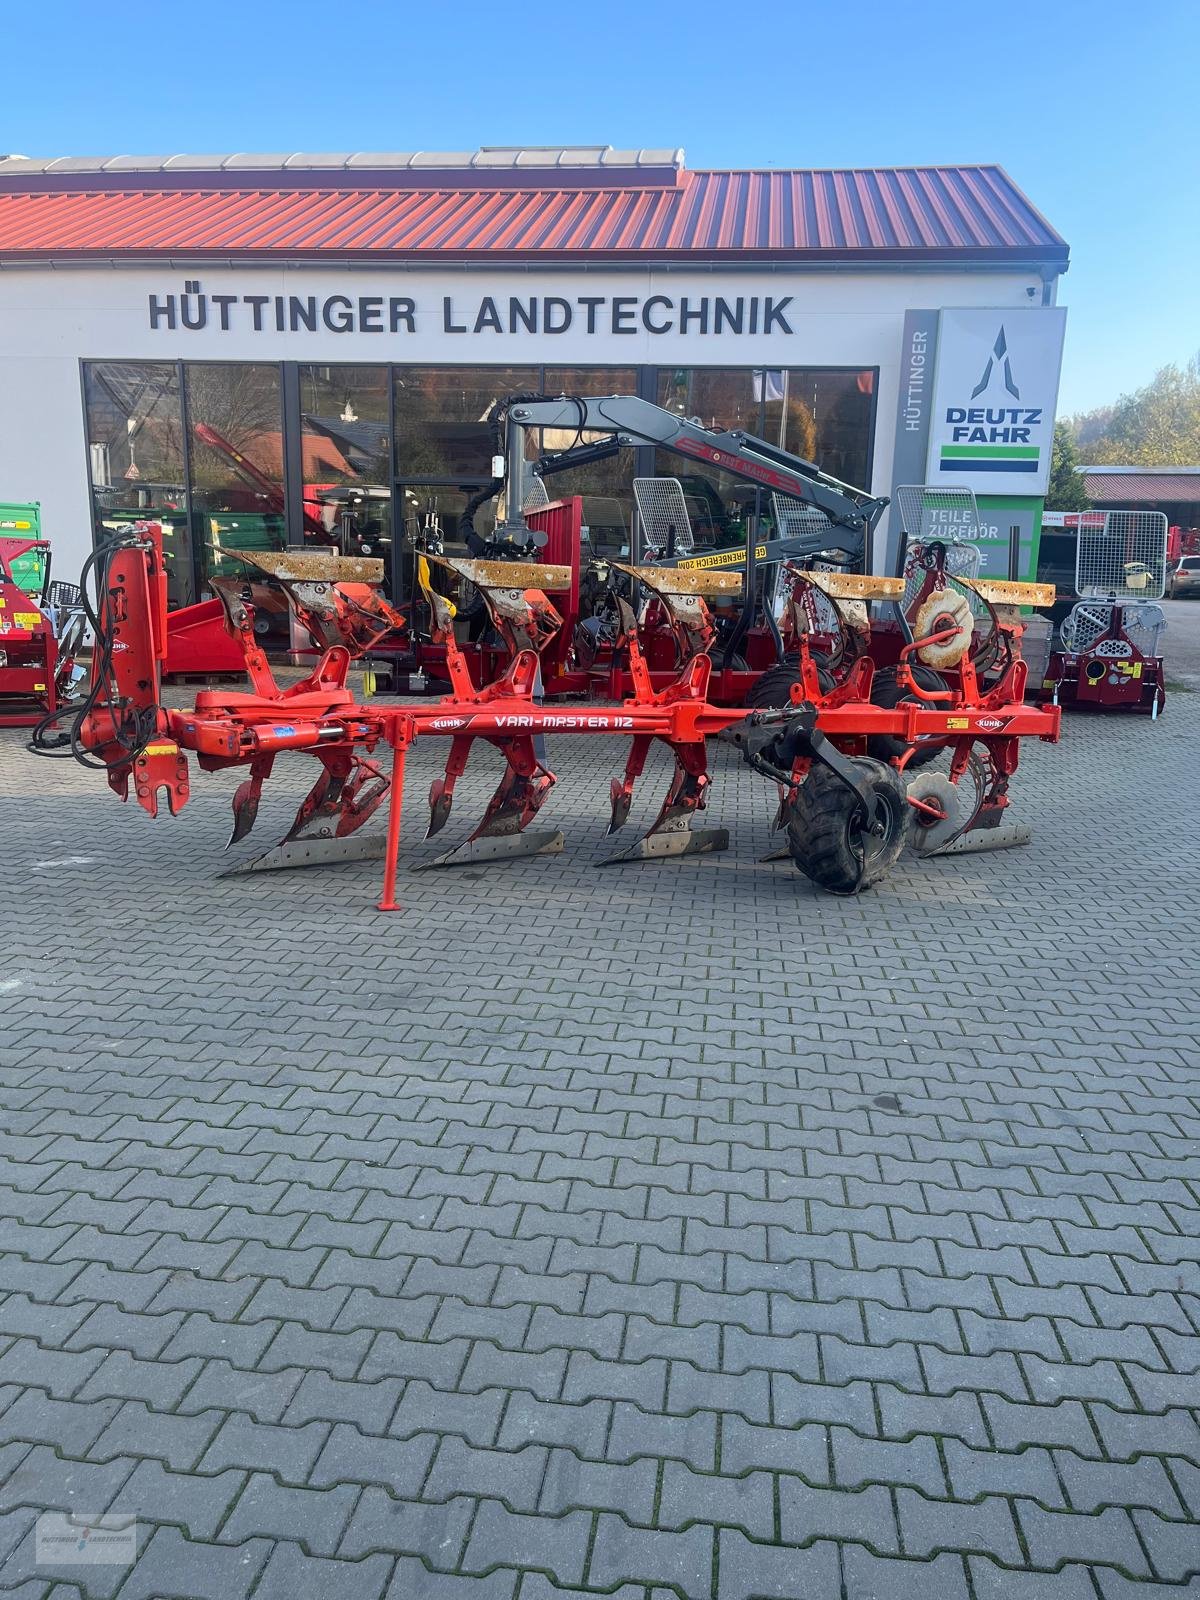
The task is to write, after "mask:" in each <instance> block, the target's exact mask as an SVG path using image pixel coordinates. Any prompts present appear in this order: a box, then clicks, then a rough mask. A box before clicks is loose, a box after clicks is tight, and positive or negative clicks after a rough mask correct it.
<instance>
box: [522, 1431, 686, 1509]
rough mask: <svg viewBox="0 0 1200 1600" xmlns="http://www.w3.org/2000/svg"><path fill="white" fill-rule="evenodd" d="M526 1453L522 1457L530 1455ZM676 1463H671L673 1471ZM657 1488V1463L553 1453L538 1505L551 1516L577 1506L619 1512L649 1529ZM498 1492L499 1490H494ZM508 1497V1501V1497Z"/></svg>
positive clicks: (643, 1460)
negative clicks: (581, 1457)
mask: <svg viewBox="0 0 1200 1600" xmlns="http://www.w3.org/2000/svg"><path fill="white" fill-rule="evenodd" d="M529 1453H530V1452H528V1451H524V1452H522V1454H529ZM674 1465H675V1463H668V1465H667V1469H666V1470H667V1471H668V1472H669V1471H671V1469H672V1467H673V1466H674ZM657 1489H658V1463H657V1462H655V1461H652V1460H647V1459H646V1458H644V1457H643V1458H642V1459H641V1460H639V1461H633V1462H630V1463H628V1464H627V1465H617V1464H615V1463H610V1462H597V1461H581V1460H580V1459H579V1457H578V1456H576V1455H575V1454H574V1452H573V1451H570V1450H553V1451H551V1453H550V1460H549V1463H548V1465H547V1467H546V1471H545V1478H544V1480H543V1481H542V1485H541V1495H540V1498H539V1500H538V1503H537V1509H538V1510H539V1511H543V1512H546V1513H547V1514H548V1515H550V1516H557V1515H558V1514H559V1513H560V1512H563V1511H570V1510H572V1509H574V1508H575V1507H586V1508H588V1509H591V1510H602V1511H617V1512H620V1514H621V1515H622V1516H624V1517H625V1518H626V1519H627V1520H628V1521H630V1522H635V1523H640V1524H641V1525H642V1526H643V1527H650V1526H651V1525H652V1524H653V1522H654V1502H655V1496H656V1493H657ZM491 1492H492V1493H493V1494H496V1493H499V1492H500V1491H499V1490H498V1489H493V1490H492V1491H491ZM505 1498H509V1497H508V1496H506V1497H505Z"/></svg>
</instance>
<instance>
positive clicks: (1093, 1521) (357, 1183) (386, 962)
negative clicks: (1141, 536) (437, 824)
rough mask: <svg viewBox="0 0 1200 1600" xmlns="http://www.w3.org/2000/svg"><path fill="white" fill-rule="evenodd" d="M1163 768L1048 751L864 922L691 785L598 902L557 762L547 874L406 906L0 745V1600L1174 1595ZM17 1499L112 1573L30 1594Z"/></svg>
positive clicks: (729, 782)
mask: <svg viewBox="0 0 1200 1600" xmlns="http://www.w3.org/2000/svg"><path fill="white" fill-rule="evenodd" d="M1198 733H1200V697H1198V696H1194V695H1193V696H1188V695H1184V694H1179V695H1176V696H1175V697H1174V699H1173V701H1172V704H1171V707H1170V709H1169V711H1168V714H1167V717H1166V719H1164V721H1163V722H1162V723H1160V724H1159V725H1157V726H1152V725H1150V724H1149V723H1146V722H1143V721H1140V720H1128V721H1119V720H1110V721H1106V722H1082V721H1074V722H1072V723H1071V725H1070V727H1069V729H1068V734H1067V738H1066V741H1065V743H1064V744H1063V745H1062V746H1061V747H1060V748H1059V749H1057V750H1054V749H1050V748H1047V747H1040V746H1039V747H1037V748H1034V749H1032V750H1031V751H1030V752H1029V753H1028V757H1027V765H1026V768H1025V769H1023V772H1022V774H1021V782H1020V785H1019V790H1018V793H1019V795H1020V799H1021V802H1022V805H1023V808H1024V813H1025V815H1027V816H1028V817H1030V819H1031V820H1032V821H1033V822H1034V823H1035V825H1036V829H1037V838H1036V842H1035V844H1034V846H1033V847H1032V848H1031V849H1029V850H1026V851H1018V852H1010V853H1008V854H1005V855H997V856H992V857H988V856H981V857H973V858H965V859H962V860H959V861H956V862H953V863H940V864H938V863H934V864H925V865H922V864H919V863H915V862H909V861H905V862H904V863H902V865H901V867H900V869H899V870H898V871H897V873H896V874H895V876H894V877H893V878H892V879H891V880H890V882H889V883H888V884H887V885H886V886H884V887H883V888H881V889H879V890H878V891H876V892H874V893H873V894H871V895H870V896H867V897H863V898H862V899H860V900H856V901H851V902H843V901H838V900H833V899H828V898H821V897H818V896H817V895H816V894H815V893H814V892H813V891H811V890H810V889H809V888H808V887H807V886H806V884H805V883H804V882H803V880H801V879H800V878H799V877H798V876H797V875H796V874H795V873H794V872H793V871H792V869H791V868H790V866H787V865H780V866H761V865H757V864H756V860H755V858H756V856H757V855H758V854H759V853H761V851H762V849H763V847H764V846H765V843H766V829H765V821H766V815H767V812H768V810H769V805H768V799H767V794H766V790H765V785H763V784H762V783H761V781H760V780H758V779H757V778H755V777H754V776H753V775H752V774H749V773H744V772H743V771H742V770H740V769H738V768H735V767H733V766H732V765H726V764H719V766H718V772H717V776H716V783H715V785H714V789H715V792H714V797H713V812H714V814H715V815H716V816H717V817H720V818H722V819H724V820H728V821H730V822H731V823H732V824H733V825H734V830H735V834H734V847H733V849H732V851H731V852H730V854H728V855H727V856H725V857H723V858H719V859H707V860H700V861H693V862H684V863H679V864H675V865H667V866H655V867H649V868H643V869H636V868H622V869H611V870H609V871H608V872H605V873H597V872H596V871H595V870H594V868H593V865H592V863H593V861H594V860H595V859H596V858H597V857H599V856H600V855H601V854H602V853H603V841H602V838H601V832H602V826H603V820H604V812H605V810H606V801H605V792H606V789H607V777H608V775H609V773H610V772H611V771H613V770H615V769H616V767H617V766H618V765H619V761H620V756H619V754H618V751H617V749H616V747H615V745H613V744H609V743H607V742H601V741H595V742H594V743H592V744H586V743H584V742H581V741H575V742H574V744H573V745H572V747H570V748H566V747H565V746H562V745H560V746H559V747H558V749H557V764H558V766H559V767H560V770H561V771H562V772H563V774H564V776H563V781H562V783H561V784H560V787H559V789H558V791H556V794H555V796H554V798H553V801H552V809H551V814H552V815H553V817H554V818H555V819H556V820H558V821H561V822H563V823H564V825H565V826H566V828H567V831H568V836H569V844H570V851H569V853H568V854H567V855H565V856H563V857H561V858H559V859H557V860H549V861H541V862H536V863H525V864H521V865H518V866H514V867H509V868H507V869H504V870H502V871H499V872H495V873H477V872H469V871H468V872H459V873H457V874H455V875H447V874H443V875H426V876H415V877H412V878H406V879H405V885H404V887H405V899H406V904H407V911H406V913H405V914H404V915H403V916H397V917H392V918H385V917H381V916H379V915H378V914H376V913H375V912H373V911H372V910H371V904H372V899H373V895H374V892H375V869H374V868H373V867H370V866H365V865H364V866H355V867H349V868H345V869H342V870H341V871H340V872H338V873H332V872H322V873H316V874H310V875H307V876H306V875H304V874H291V875H287V876H277V877H270V878H258V879H242V880H232V881H224V882H222V881H218V880H216V879H215V877H214V872H215V869H216V867H217V865H218V861H219V850H220V845H221V843H222V842H223V837H224V833H225V830H226V827H227V807H228V800H229V795H230V792H231V789H232V786H233V781H234V780H233V779H231V778H229V777H226V776H221V777H216V778H209V777H201V778H199V779H198V781H197V785H196V798H195V801H194V803H193V805H192V807H191V808H190V809H189V812H188V813H187V815H186V816H185V817H184V818H182V819H180V820H177V821H174V822H172V821H171V820H169V819H166V820H162V821H160V822H159V823H158V824H157V825H154V824H152V823H151V822H150V821H149V819H148V818H146V817H145V816H144V815H143V814H142V813H140V812H139V811H136V810H134V809H133V808H126V809H122V808H121V807H120V806H119V805H117V804H116V803H115V801H112V800H111V799H110V798H109V797H108V796H107V794H106V792H105V790H104V786H103V782H102V780H101V779H100V778H99V777H98V776H95V775H90V774H84V773H83V772H81V771H79V770H78V769H77V768H75V767H74V766H72V765H70V764H66V763H60V764H51V763H49V762H38V761H34V760H33V759H32V758H30V757H27V756H26V755H25V754H24V753H23V751H22V749H21V745H20V738H19V736H18V735H16V734H11V733H9V734H4V735H0V795H2V796H3V799H2V802H0V825H2V834H0V836H2V838H3V842H4V848H3V860H4V868H3V872H4V878H5V887H6V896H5V898H6V901H7V911H6V928H7V932H6V943H7V960H6V964H5V967H4V970H3V976H2V978H0V1019H2V1020H0V1050H2V1053H3V1066H4V1071H3V1073H2V1075H0V1078H2V1104H3V1113H2V1123H0V1127H2V1133H0V1157H2V1159H3V1169H2V1171H0V1180H2V1182H3V1185H4V1187H3V1191H2V1197H3V1198H2V1204H0V1213H2V1214H3V1217H4V1219H5V1220H4V1222H3V1229H2V1235H0V1243H2V1248H3V1250H4V1252H6V1253H5V1254H4V1255H3V1257H2V1258H0V1289H2V1290H3V1291H4V1294H5V1298H3V1299H2V1300H0V1482H2V1483H3V1488H2V1490H0V1495H2V1503H0V1562H3V1563H4V1564H3V1566H2V1567H0V1585H2V1586H7V1587H15V1589H16V1592H17V1593H18V1594H19V1595H20V1596H21V1597H22V1600H35V1597H36V1600H40V1597H42V1596H44V1595H47V1594H49V1593H51V1592H52V1593H53V1594H54V1596H55V1597H56V1600H67V1597H69V1596H70V1595H72V1594H75V1593H77V1592H78V1590H79V1589H80V1588H82V1589H83V1590H84V1592H85V1593H86V1594H87V1595H88V1596H89V1597H107V1596H111V1595H119V1597H120V1600H141V1597H149V1596H151V1595H167V1596H180V1597H185V1600H198V1597H209V1596H211V1597H212V1600H241V1597H242V1596H248V1595H250V1594H251V1593H253V1594H254V1596H255V1600H277V1597H278V1600H310V1597H311V1600H318V1597H320V1600H324V1597H326V1596H329V1597H333V1596H336V1597H338V1600H342V1597H345V1600H381V1597H383V1596H385V1595H386V1596H387V1597H388V1600H426V1597H428V1600H511V1597H513V1596H519V1597H520V1600H547V1597H552V1596H562V1595H565V1594H571V1593H585V1592H586V1593H600V1592H603V1593H607V1594H616V1595H617V1596H619V1597H620V1600H634V1597H638V1600H666V1597H667V1596H668V1595H672V1594H673V1595H676V1596H682V1597H685V1600H749V1597H751V1596H783V1597H791V1600H802V1597H803V1600H836V1597H841V1596H844V1597H847V1600H868V1597H876V1600H905V1597H907V1596H910V1595H912V1596H917V1595H919V1596H921V1597H922V1600H959V1597H962V1596H969V1597H971V1600H1135V1597H1142V1596H1160V1595H1167V1594H1171V1593H1179V1592H1183V1591H1184V1590H1185V1589H1189V1588H1190V1589H1191V1590H1194V1589H1195V1586H1196V1574H1197V1572H1198V1570H1200V1533H1198V1530H1197V1523H1196V1518H1197V1515H1198V1513H1200V1428H1198V1426H1197V1412H1196V1408H1197V1406H1198V1405H1200V1378H1198V1376H1197V1373H1198V1370H1200V1278H1198V1273H1197V1262H1198V1260H1200V1229H1198V1227H1197V1222H1198V1220H1200V1209H1198V1208H1200V1167H1198V1165H1197V1140H1198V1139H1200V1114H1198V1111H1197V1102H1196V1085H1197V1070H1196V1069H1197V1065H1198V1056H1197V1053H1196V1046H1195V1039H1194V1033H1193V1028H1194V1023H1195V1017H1196V1008H1195V987H1196V980H1195V967H1194V965H1193V966H1192V967H1191V969H1190V970H1189V966H1188V962H1189V959H1190V958H1189V949H1191V950H1192V951H1194V946H1195V939H1194V934H1195V918H1196V898H1195V885H1196V878H1197V865H1198V858H1200V851H1198V849H1197V843H1196V840H1197V831H1196V825H1197V806H1196V778H1197V761H1196V748H1197V744H1196V739H1197V734H1198ZM431 756H432V752H430V754H429V755H423V756H422V758H421V761H420V762H418V763H417V767H418V770H417V771H415V772H414V773H413V777H412V784H411V789H410V794H411V795H412V796H413V798H414V801H418V800H419V797H420V794H421V792H422V790H423V788H424V786H425V783H426V782H427V780H428V771H427V770H426V768H427V766H428V763H429V760H430V759H431ZM306 765H307V764H306V763H305V762H304V761H303V760H302V759H300V758H296V759H295V761H294V765H293V767H292V771H291V772H290V773H289V770H288V768H289V763H288V762H284V763H282V768H283V770H282V773H281V776H280V778H279V779H278V780H277V782H276V790H277V793H276V796H275V797H274V798H273V799H272V800H271V801H270V803H269V804H268V805H265V806H264V815H263V817H262V818H261V819H260V824H259V833H260V835H261V836H262V838H263V840H264V842H269V841H270V839H271V838H272V832H273V830H274V831H275V832H278V831H281V824H282V823H283V822H284V821H285V820H286V818H287V816H288V814H289V810H290V807H292V806H294V805H295V803H296V801H297V799H298V797H299V794H300V792H301V790H302V788H303V787H304V785H305V782H306V781H307V780H306V775H305V768H306ZM664 776H665V772H664V770H663V769H659V770H658V772H657V773H655V774H648V776H647V783H646V790H645V794H644V798H643V803H642V813H643V815H645V814H646V813H647V812H648V811H649V810H650V809H651V806H652V802H653V799H654V798H655V795H654V791H655V790H656V789H657V787H658V783H659V781H661V780H662V779H663V778H664ZM487 787H488V786H487V785H486V783H485V782H484V781H483V780H481V779H480V778H479V777H476V779H475V781H474V782H473V783H472V784H467V785H464V788H463V793H462V799H461V803H460V805H459V807H458V810H457V814H456V817H455V819H454V822H453V823H452V827H454V826H455V825H457V829H458V835H459V836H461V833H462V831H463V825H464V824H465V823H466V822H467V821H468V820H470V818H471V814H472V809H473V805H481V803H482V799H483V798H484V796H485V794H486V792H487ZM418 809H419V807H418V806H417V805H416V804H414V807H413V813H412V815H411V817H410V819H409V820H410V822H411V823H412V824H413V835H414V838H415V837H416V834H417V831H418V830H417V827H416V825H417V823H418V822H419V820H420V819H419V818H418V816H417V810H418ZM256 837H257V836H256ZM242 848H243V849H247V848H248V847H245V846H244V847H242ZM422 853H425V854H428V853H429V847H428V846H421V845H419V844H414V845H413V846H412V848H411V850H410V853H409V859H410V860H411V859H415V858H418V857H419V856H420V855H421V854H422ZM1193 959H1194V958H1193ZM48 1507H58V1508H64V1509H72V1510H75V1511H82V1512H98V1511H102V1510H108V1509H112V1510H130V1511H136V1513H137V1515H138V1518H139V1520H140V1523H141V1542H140V1554H139V1557H138V1560H137V1563H136V1565H135V1566H134V1567H133V1568H132V1569H129V1568H127V1567H119V1566H99V1565H93V1566H88V1567H80V1566H63V1567H62V1568H61V1569H54V1568H46V1567H41V1568H39V1567H37V1566H36V1565H35V1562H34V1551H33V1534H32V1527H33V1523H34V1519H35V1517H36V1515H37V1513H38V1512H39V1511H40V1510H42V1509H44V1508H48Z"/></svg>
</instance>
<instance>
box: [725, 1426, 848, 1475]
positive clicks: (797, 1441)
mask: <svg viewBox="0 0 1200 1600" xmlns="http://www.w3.org/2000/svg"><path fill="white" fill-rule="evenodd" d="M720 1465H721V1471H722V1472H725V1473H732V1474H735V1475H736V1474H739V1473H742V1472H745V1471H746V1470H747V1469H748V1468H750V1467H763V1468H765V1469H766V1470H767V1471H779V1472H794V1473H798V1474H799V1475H800V1476H801V1477H802V1478H806V1479H807V1480H808V1482H809V1483H817V1484H824V1483H828V1482H829V1481H830V1467H829V1438H828V1429H826V1428H825V1427H823V1426H821V1425H820V1424H817V1423H810V1424H809V1425H808V1426H800V1427H794V1428H771V1427H759V1426H758V1425H757V1424H755V1423H751V1422H747V1421H745V1419H744V1418H742V1417H723V1418H722V1419H721V1463H720Z"/></svg>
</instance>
